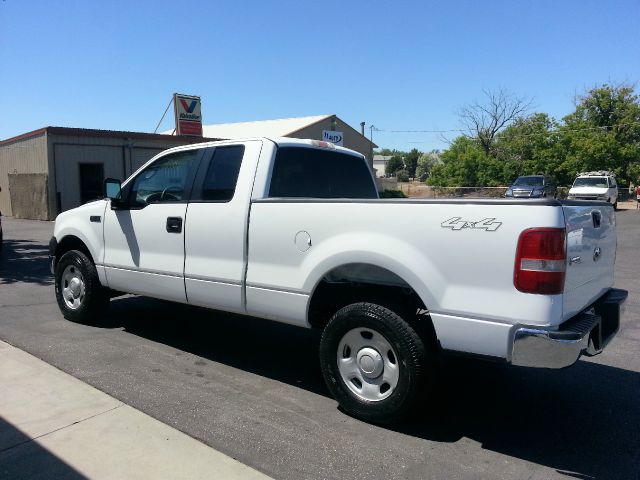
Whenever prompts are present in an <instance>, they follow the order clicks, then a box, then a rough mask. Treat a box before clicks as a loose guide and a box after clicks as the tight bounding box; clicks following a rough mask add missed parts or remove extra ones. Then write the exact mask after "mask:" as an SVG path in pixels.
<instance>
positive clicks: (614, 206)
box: [613, 200, 618, 210]
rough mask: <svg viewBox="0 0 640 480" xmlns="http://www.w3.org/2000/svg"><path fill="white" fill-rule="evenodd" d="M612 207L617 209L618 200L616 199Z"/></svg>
mask: <svg viewBox="0 0 640 480" xmlns="http://www.w3.org/2000/svg"><path fill="white" fill-rule="evenodd" d="M613 209H614V210H618V201H617V200H616V201H615V203H614V204H613Z"/></svg>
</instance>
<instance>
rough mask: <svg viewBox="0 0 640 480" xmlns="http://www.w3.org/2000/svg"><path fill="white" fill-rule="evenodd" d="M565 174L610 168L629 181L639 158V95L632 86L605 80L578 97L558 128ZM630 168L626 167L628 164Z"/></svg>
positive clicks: (625, 180) (562, 166)
mask: <svg viewBox="0 0 640 480" xmlns="http://www.w3.org/2000/svg"><path fill="white" fill-rule="evenodd" d="M559 131H560V135H561V140H562V143H563V146H564V148H565V151H566V156H565V158H564V160H563V162H562V164H561V165H560V169H561V171H562V172H563V173H564V174H565V175H567V176H568V177H570V176H573V175H575V174H576V173H578V172H580V171H587V170H610V171H613V172H615V173H616V175H617V176H618V179H619V181H621V183H628V181H629V179H630V175H631V174H633V173H632V172H633V167H632V166H633V165H634V164H635V162H637V161H638V159H640V98H639V97H638V95H636V94H635V93H634V90H633V87H631V86H626V85H622V86H611V85H607V84H604V85H602V86H599V87H595V88H592V89H591V90H589V91H588V92H587V93H586V94H584V95H582V96H580V97H578V98H577V105H576V109H575V111H574V112H573V113H571V114H569V115H567V116H566V117H564V124H563V125H562V126H561V127H560V129H559ZM630 167H632V168H631V171H629V168H630Z"/></svg>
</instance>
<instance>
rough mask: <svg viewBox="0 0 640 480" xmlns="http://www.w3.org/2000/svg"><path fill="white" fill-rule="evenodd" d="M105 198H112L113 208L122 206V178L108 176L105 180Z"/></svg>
mask: <svg viewBox="0 0 640 480" xmlns="http://www.w3.org/2000/svg"><path fill="white" fill-rule="evenodd" d="M103 190H104V192H103V193H104V198H108V199H110V200H111V208H114V209H115V208H122V207H123V206H124V202H123V201H122V198H121V194H122V184H121V183H120V180H117V179H115V178H107V179H105V181H104V188H103Z"/></svg>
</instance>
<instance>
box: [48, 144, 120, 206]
mask: <svg viewBox="0 0 640 480" xmlns="http://www.w3.org/2000/svg"><path fill="white" fill-rule="evenodd" d="M53 155H54V164H55V173H56V180H55V181H56V195H57V197H58V198H59V201H60V208H61V211H65V210H69V209H70V208H74V207H77V206H79V205H80V203H81V202H80V167H79V165H80V164H81V163H101V164H102V165H103V166H104V176H105V178H106V177H114V178H123V177H124V174H125V158H124V149H123V147H121V146H117V145H113V146H106V145H70V144H66V143H55V142H54V149H53Z"/></svg>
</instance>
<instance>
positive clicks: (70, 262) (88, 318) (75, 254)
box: [55, 250, 109, 324]
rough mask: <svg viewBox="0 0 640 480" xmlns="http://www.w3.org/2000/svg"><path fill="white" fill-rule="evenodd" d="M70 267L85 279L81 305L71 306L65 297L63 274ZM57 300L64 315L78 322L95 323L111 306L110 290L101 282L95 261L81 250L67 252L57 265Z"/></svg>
mask: <svg viewBox="0 0 640 480" xmlns="http://www.w3.org/2000/svg"><path fill="white" fill-rule="evenodd" d="M67 267H70V268H71V269H73V270H74V271H75V269H77V271H78V272H79V273H80V274H81V276H82V278H83V281H84V296H83V297H82V301H81V302H80V305H79V306H78V307H77V308H75V309H73V308H70V307H69V306H68V305H67V303H66V302H65V299H64V298H63V288H64V287H65V285H63V284H62V283H63V279H62V276H63V274H64V272H65V270H66V269H67ZM55 289H56V300H57V302H58V307H60V311H61V312H62V315H63V316H64V318H66V319H67V320H71V321H72V322H77V323H86V324H95V323H97V322H99V321H100V319H101V318H102V316H103V315H104V313H105V311H106V310H107V307H108V306H109V292H108V290H107V289H105V288H104V287H103V286H102V285H101V284H100V279H99V278H98V272H97V271H96V267H95V265H94V264H93V262H92V261H91V260H90V259H89V257H87V255H85V254H84V253H82V252H81V251H79V250H70V251H68V252H66V253H65V254H64V255H62V257H61V258H60V260H59V261H58V263H57V265H56V270H55Z"/></svg>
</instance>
